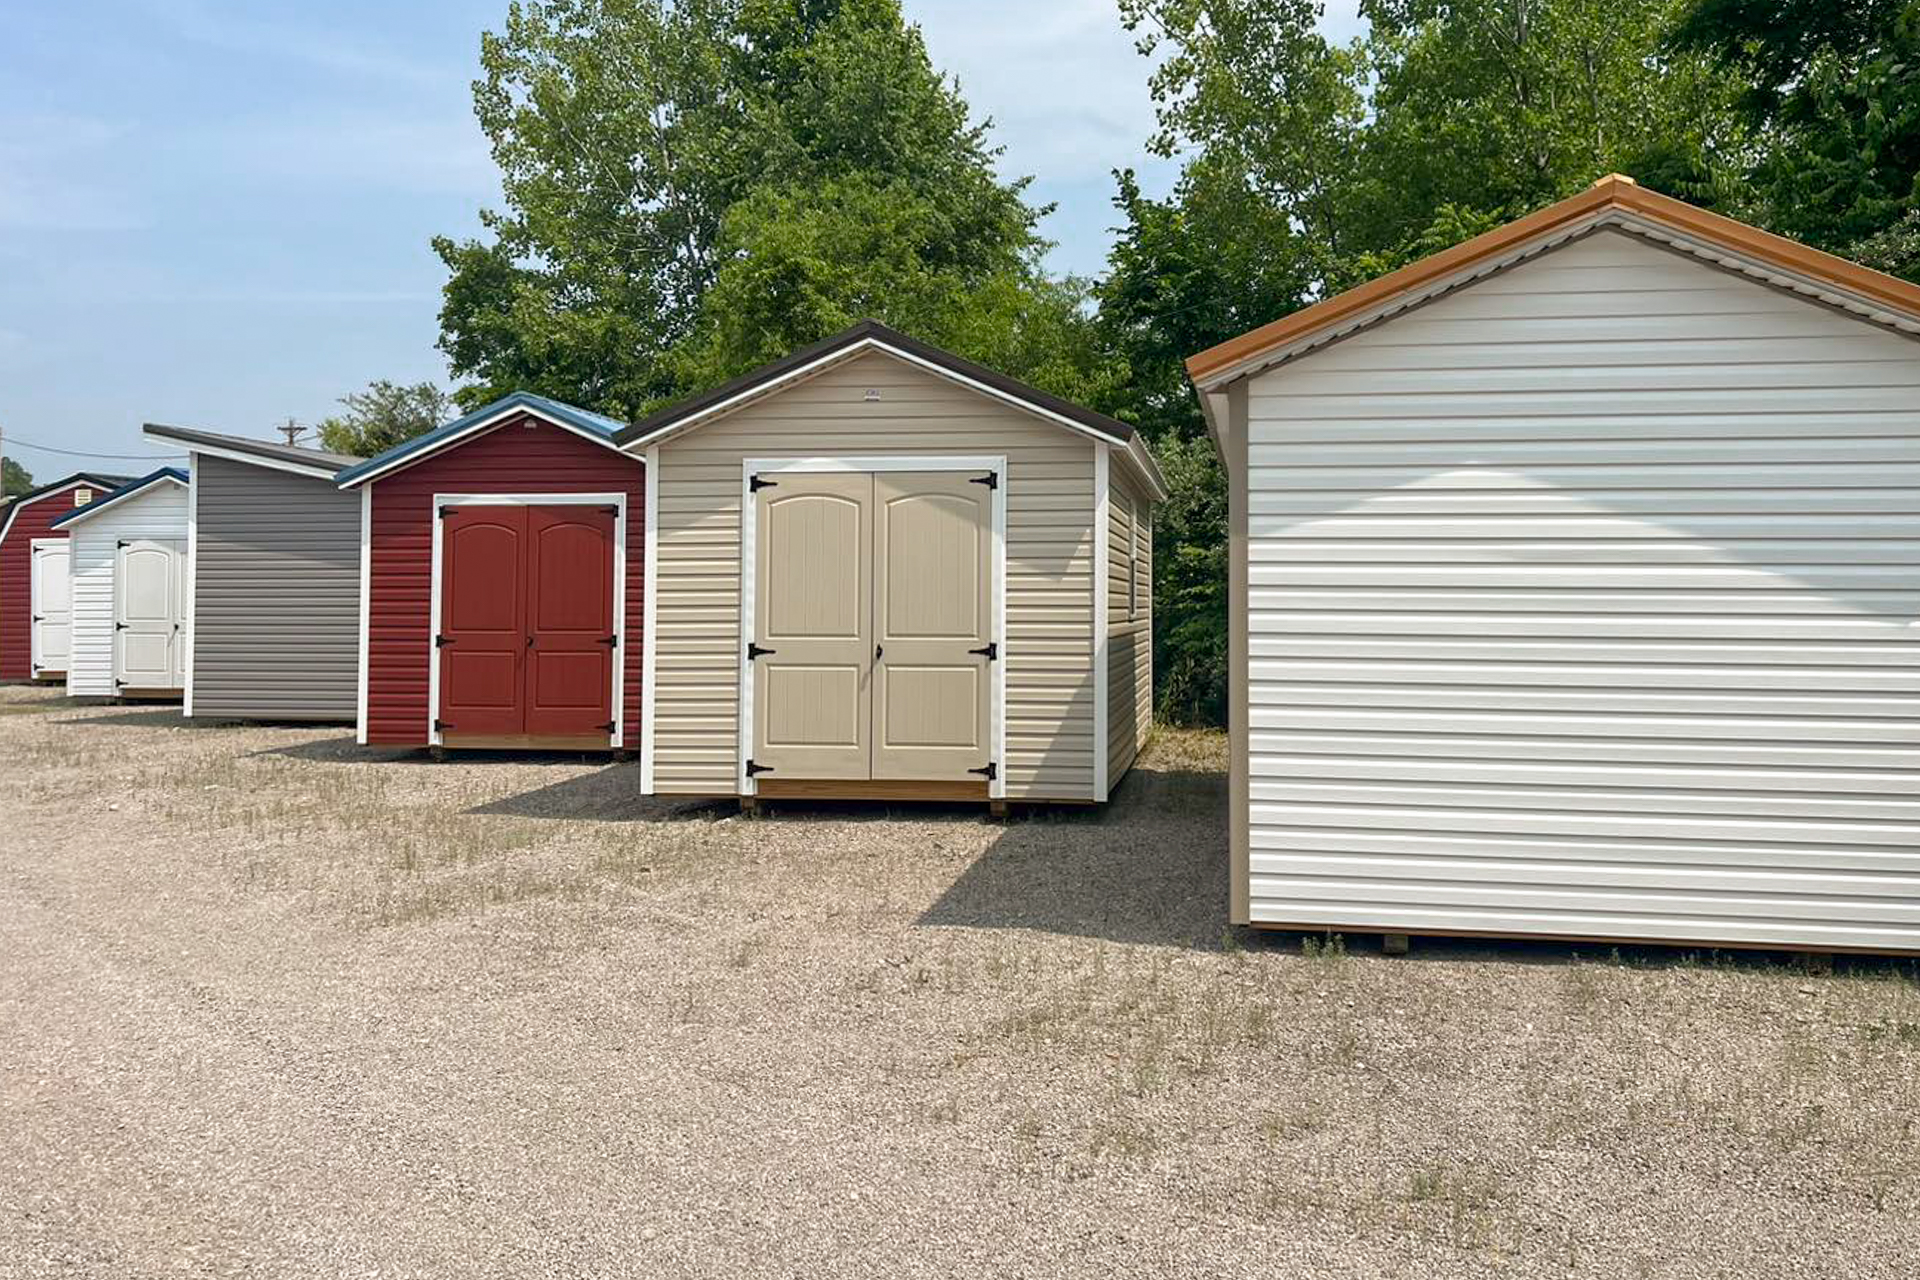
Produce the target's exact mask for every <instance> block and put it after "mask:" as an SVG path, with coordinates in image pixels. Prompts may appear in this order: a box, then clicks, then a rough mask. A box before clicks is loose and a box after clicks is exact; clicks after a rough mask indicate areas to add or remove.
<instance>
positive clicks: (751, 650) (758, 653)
mask: <svg viewBox="0 0 1920 1280" xmlns="http://www.w3.org/2000/svg"><path fill="white" fill-rule="evenodd" d="M778 652H780V651H779V650H778V649H762V648H761V647H760V646H759V645H757V644H755V643H754V642H753V641H751V640H749V641H747V661H748V662H752V661H753V660H754V659H755V658H762V657H765V656H766V655H767V654H770V653H778Z"/></svg>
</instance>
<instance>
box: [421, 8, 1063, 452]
mask: <svg viewBox="0 0 1920 1280" xmlns="http://www.w3.org/2000/svg"><path fill="white" fill-rule="evenodd" d="M482 63H483V69H484V72H485V78H484V79H483V80H482V81H481V82H480V83H479V84H477V85H476V87H475V103H476V108H477V112H478V115H479V118H480V123H481V125H482V127H483V128H484V129H485V131H486V133H487V135H488V137H489V138H490V140H491V141H492V145H493V152H494V155H495V158H496V159H497V160H498V162H499V164H500V168H501V173H502V185H503V190H504V195H505V204H506V207H505V209H504V210H500V211H491V212H488V213H486V214H485V215H484V221H485V223H486V225H487V227H488V229H489V230H490V231H491V233H492V236H491V239H490V240H488V241H479V240H474V241H467V242H464V243H455V242H453V241H450V240H447V239H444V238H442V239H440V240H437V241H436V242H435V248H436V249H437V251H438V252H439V253H440V255H441V257H442V259H443V260H444V261H445V262H446V264H447V266H448V268H449V271H450V273H451V278H450V279H449V281H448V283H447V287H446V295H445V302H444V305H443V307H442V311H441V329H442V337H441V346H442V349H443V350H445V351H446V352H447V354H448V356H449V357H450V359H451V361H452V364H453V368H454V372H455V373H456V374H458V375H462V376H466V377H470V378H472V379H474V385H473V386H472V387H471V388H470V389H468V390H466V391H463V392H462V393H461V394H462V396H463V397H464V398H465V399H466V400H467V402H469V403H472V402H474V401H477V400H482V399H485V398H486V397H489V396H492V395H495V394H498V393H500V392H502V391H504V390H507V389H510V388H515V387H525V388H528V389H531V390H536V391H545V392H548V393H550V394H553V395H556V396H560V397H562V398H566V399H571V400H575V401H578V402H580V403H584V404H589V405H592V406H594V407H596V408H599V409H602V410H604V411H607V412H610V413H627V414H636V413H638V412H640V411H641V410H642V409H644V408H647V407H649V406H651V405H654V404H657V403H659V402H660V401H662V400H665V399H668V398H671V397H673V396H676V395H679V394H683V393H685V392H687V391H690V390H693V389H695V388H697V387H699V386H703V385H708V384H710V383H711V382H712V381H713V380H715V379H716V378H720V377H724V376H727V375H729V374H732V373H737V372H739V371H741V370H742V369H744V368H747V367H750V366H751V365H753V364H755V363H757V362H759V361H762V360H765V359H767V358H769V357H770V356H771V355H775V354H784V353H785V352H786V351H788V350H791V349H792V348H793V347H795V346H799V345H803V344H804V343H805V342H808V341H811V340H813V339H816V338H818V337H821V336H823V335H824V334H825V333H827V332H829V331H831V330H833V329H835V328H839V327H842V326H843V325H844V324H846V323H847V322H848V321H849V320H851V319H854V318H858V317H859V316H861V315H876V316H878V317H879V318H881V319H886V320H891V321H894V322H895V323H898V324H900V325H902V326H903V327H906V328H910V329H913V330H915V331H916V332H920V333H923V334H926V335H927V336H930V337H934V336H936V335H937V334H938V333H942V332H947V331H952V330H961V331H964V330H965V329H966V328H967V326H966V325H965V324H964V323H963V322H962V321H961V320H960V319H959V318H958V316H957V313H959V312H961V311H964V310H967V309H969V308H973V307H976V306H977V305H979V303H978V299H977V298H976V297H975V296H974V295H975V294H976V293H978V292H979V291H981V290H987V291H989V292H991V291H992V290H993V289H995V288H1004V287H1007V286H1013V287H1023V286H1032V287H1035V288H1039V286H1040V281H1039V278H1038V273H1037V270H1036V267H1035V263H1036V262H1037V256H1036V255H1037V251H1038V249H1039V248H1040V242H1039V240H1038V237H1037V235H1036V233H1035V230H1034V227H1035V222H1036V220H1037V218H1038V217H1039V216H1040V214H1041V212H1042V211H1041V210H1037V209H1034V208H1031V207H1029V206H1028V205H1027V204H1026V203H1025V201H1024V200H1023V198H1022V196H1021V191H1022V188H1023V187H1024V183H1023V182H1011V183H1009V182H1002V181H1000V180H999V179H998V177H997V176H996V175H995V173H994V170H993V162H994V159H995V155H996V152H995V151H994V149H993V148H991V147H990V146H989V145H988V144H987V141H986V134H985V129H986V126H985V125H984V124H982V123H975V122H973V121H972V120H971V119H970V116H969V113H968V110H967V107H966V104H965V102H964V100H963V99H962V98H961V97H960V95H959V92H958V90H957V88H956V87H955V86H954V85H953V84H952V83H951V82H950V81H948V80H947V79H945V78H944V77H942V76H940V75H939V74H938V73H937V72H935V71H934V69H933V66H932V63H931V61H930V60H929V59H928V57H927V53H926V49H925V46H924V44H923V42H922V40H921V37H920V33H919V31H918V29H917V28H915V27H913V26H910V25H909V24H907V23H906V22H905V21H904V20H903V18H902V17H901V13H900V8H899V4H898V0H671V2H670V0H530V2H528V3H522V4H516V5H514V6H513V8H512V9H511V10H510V12H509V16H508V21H507V24H506V27H505V29H504V30H503V31H502V32H501V33H499V34H490V35H488V36H487V37H486V38H485V40H484V42H483V50H482ZM936 340H937V338H936Z"/></svg>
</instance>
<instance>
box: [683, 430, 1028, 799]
mask: <svg viewBox="0 0 1920 1280" xmlns="http://www.w3.org/2000/svg"><path fill="white" fill-rule="evenodd" d="M808 471H813V472H836V471H841V472H844V471H991V472H993V473H994V474H995V475H996V476H998V477H999V478H1000V479H999V483H998V484H996V485H994V487H993V489H992V494H993V503H992V507H993V563H992V565H991V566H990V572H991V573H992V574H993V585H992V590H991V592H990V595H991V598H992V601H993V605H992V610H993V617H992V618H991V619H990V620H989V623H988V626H989V630H988V635H989V636H990V638H991V639H992V641H993V643H994V645H995V652H996V653H997V654H998V655H999V656H998V658H997V659H996V660H995V661H993V662H990V663H988V664H987V666H988V669H989V686H988V697H987V720H988V723H987V741H988V742H990V743H991V744H992V747H991V754H990V755H989V756H988V759H989V760H990V761H992V763H993V764H994V765H995V769H994V776H993V777H992V779H990V780H989V781H988V783H987V796H988V798H990V799H993V800H1000V799H1003V798H1005V796H1006V794H1007V659H1008V658H1009V656H1010V655H1009V654H1008V652H1007V486H1008V484H1009V483H1010V477H1009V476H1008V474H1007V458H1006V455H1005V454H972V455H942V456H937V457H915V456H913V455H911V454H829V455H825V456H821V455H808V456H785V457H772V456H770V457H759V458H742V459H741V460H740V644H739V647H738V652H737V654H736V657H737V659H738V664H739V681H740V716H739V725H738V726H737V728H738V732H737V733H736V735H735V740H736V743H737V746H736V754H737V755H738V757H739V758H738V759H737V760H736V761H735V762H734V769H735V775H734V776H735V779H736V781H737V784H738V786H739V788H740V794H741V795H743V796H750V795H755V794H757V788H756V787H755V786H754V781H753V779H752V778H751V777H749V776H747V757H748V756H750V755H751V754H752V753H753V672H752V669H751V668H750V667H749V665H748V663H747V642H748V641H749V640H751V639H753V638H754V634H753V626H754V599H753V595H754V587H755V580H756V575H757V572H758V569H759V561H758V558H757V557H758V554H759V553H758V548H757V546H756V543H757V541H758V537H759V528H758V526H759V521H758V519H757V518H756V516H755V508H756V504H755V502H754V499H753V487H752V483H751V482H752V480H753V477H754V475H755V473H757V472H772V473H778V472H808ZM648 473H649V474H651V473H652V471H651V468H649V471H648Z"/></svg>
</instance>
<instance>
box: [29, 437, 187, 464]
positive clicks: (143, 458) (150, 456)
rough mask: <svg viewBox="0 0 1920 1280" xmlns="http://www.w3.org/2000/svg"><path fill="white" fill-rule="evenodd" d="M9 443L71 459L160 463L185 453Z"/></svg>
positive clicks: (183, 455) (184, 455)
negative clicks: (95, 450) (65, 447)
mask: <svg viewBox="0 0 1920 1280" xmlns="http://www.w3.org/2000/svg"><path fill="white" fill-rule="evenodd" d="M7 443H8V444H9V445H12V446H14V447H15V448H20V449H38V450H39V451H40V452H42V453H59V454H64V455H66V456H67V457H69V458H114V459H119V460H122V461H125V460H131V461H134V462H158V461H159V460H160V459H162V458H184V457H186V456H187V455H186V454H184V453H88V452H87V451H86V450H84V449H56V448H54V447H53V446H52V445H50V444H35V443H34V442H33V441H31V440H22V439H21V438H20V437H19V436H8V437H7Z"/></svg>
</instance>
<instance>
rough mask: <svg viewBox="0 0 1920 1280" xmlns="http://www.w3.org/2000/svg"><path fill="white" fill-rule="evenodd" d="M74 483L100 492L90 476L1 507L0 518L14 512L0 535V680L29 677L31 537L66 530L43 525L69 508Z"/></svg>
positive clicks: (56, 535) (61, 533)
mask: <svg viewBox="0 0 1920 1280" xmlns="http://www.w3.org/2000/svg"><path fill="white" fill-rule="evenodd" d="M75 489H91V490H93V496H94V497H96V498H97V497H99V496H100V495H101V494H102V493H104V492H105V490H103V489H102V488H101V487H100V486H99V485H98V484H96V483H94V482H93V481H91V480H80V481H75V482H74V483H73V484H70V485H68V486H66V487H65V488H62V489H56V490H54V491H53V492H52V493H43V494H41V495H40V496H39V497H38V498H36V499H34V500H33V501H32V502H29V503H28V504H27V505H26V506H24V507H21V508H20V509H19V510H18V511H14V510H13V508H12V506H11V505H9V506H6V507H0V522H4V521H5V520H6V518H7V515H8V514H9V513H10V512H11V513H12V515H13V523H12V524H10V525H8V526H7V536H6V538H5V540H4V541H0V680H31V679H32V678H33V540H34V539H35V538H64V537H66V536H67V531H66V530H65V529H49V528H48V527H47V526H48V525H50V524H52V523H53V521H54V520H55V519H56V518H58V517H60V516H63V515H65V514H66V513H67V512H69V511H71V510H73V491H74V490H75Z"/></svg>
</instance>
